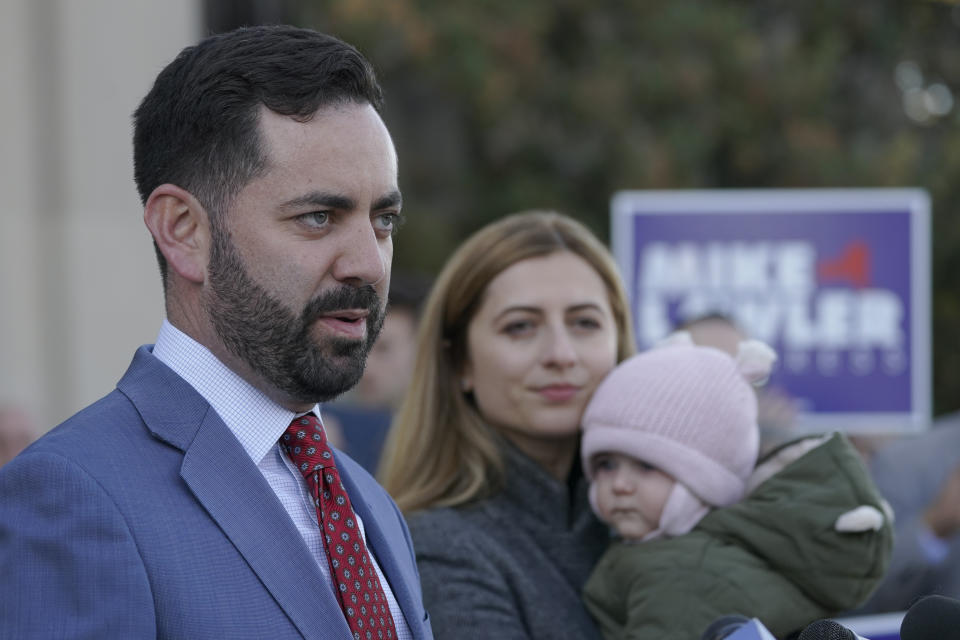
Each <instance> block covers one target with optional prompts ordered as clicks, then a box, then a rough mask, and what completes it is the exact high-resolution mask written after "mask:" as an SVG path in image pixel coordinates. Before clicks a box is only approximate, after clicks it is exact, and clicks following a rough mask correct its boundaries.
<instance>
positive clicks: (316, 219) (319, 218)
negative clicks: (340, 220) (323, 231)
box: [300, 211, 330, 227]
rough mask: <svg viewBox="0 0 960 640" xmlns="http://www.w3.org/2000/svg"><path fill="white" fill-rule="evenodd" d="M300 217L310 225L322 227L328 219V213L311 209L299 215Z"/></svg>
mask: <svg viewBox="0 0 960 640" xmlns="http://www.w3.org/2000/svg"><path fill="white" fill-rule="evenodd" d="M300 219H301V220H303V222H304V223H305V224H307V225H309V226H311V227H322V226H324V225H325V224H327V223H328V222H329V221H330V214H329V213H327V212H326V211H311V212H310V213H305V214H303V215H302V216H300Z"/></svg>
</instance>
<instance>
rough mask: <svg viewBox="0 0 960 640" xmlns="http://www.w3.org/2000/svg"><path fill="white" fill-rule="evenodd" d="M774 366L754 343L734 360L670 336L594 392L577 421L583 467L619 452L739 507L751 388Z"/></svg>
mask: <svg viewBox="0 0 960 640" xmlns="http://www.w3.org/2000/svg"><path fill="white" fill-rule="evenodd" d="M775 360H776V354H775V353H774V351H773V350H772V349H770V347H768V346H766V345H765V344H763V343H762V342H758V341H755V340H750V341H746V342H745V343H742V344H741V349H740V353H739V354H738V357H737V359H734V358H731V357H730V356H729V355H728V354H727V353H725V352H723V351H720V350H719V349H714V348H712V347H703V346H695V345H694V344H693V341H692V339H691V337H690V335H689V334H688V333H687V332H683V331H681V332H676V333H674V334H672V335H670V336H668V337H667V338H666V339H664V340H663V341H661V342H660V343H659V344H658V345H657V346H656V347H654V348H652V349H650V350H648V351H645V352H643V353H640V354H638V355H635V356H633V357H632V358H629V359H627V360H625V361H623V362H622V363H620V365H618V366H617V367H616V368H615V369H614V370H613V371H612V372H611V373H610V374H609V375H608V376H607V378H606V379H605V380H604V381H603V382H602V383H601V384H600V386H599V387H597V390H596V392H595V393H594V395H593V398H592V399H591V400H590V404H589V405H588V406H587V409H586V412H585V413H584V416H583V429H584V435H583V444H582V447H581V455H582V456H583V468H584V469H585V470H586V472H587V475H588V476H589V477H591V478H592V476H593V473H592V469H591V468H590V459H591V458H592V457H593V456H594V455H595V454H597V453H601V452H605V451H613V452H619V453H623V454H626V455H629V456H631V457H633V458H636V459H638V460H643V461H644V462H646V463H648V464H651V465H653V466H655V467H657V468H658V469H660V470H662V471H664V472H665V473H668V474H669V475H671V476H673V477H674V478H675V479H676V480H677V481H678V482H680V483H682V484H684V485H685V486H686V487H688V488H689V489H690V491H691V492H693V494H694V495H696V496H697V497H698V498H700V499H701V500H703V501H704V502H706V503H707V504H710V505H712V506H726V505H729V504H733V503H734V502H737V501H738V500H740V499H741V498H742V497H743V495H744V492H745V488H746V482H747V478H748V477H749V476H750V473H751V472H752V471H753V467H754V465H755V464H756V460H757V453H758V450H759V428H758V426H757V399H756V395H755V393H754V390H753V388H752V387H751V383H756V382H759V381H762V380H764V379H766V378H767V377H768V376H769V374H770V370H771V368H772V366H773V363H774V361H775Z"/></svg>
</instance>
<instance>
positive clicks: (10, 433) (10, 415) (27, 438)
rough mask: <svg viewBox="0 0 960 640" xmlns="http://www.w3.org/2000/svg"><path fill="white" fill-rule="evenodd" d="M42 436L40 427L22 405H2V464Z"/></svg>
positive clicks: (0, 435)
mask: <svg viewBox="0 0 960 640" xmlns="http://www.w3.org/2000/svg"><path fill="white" fill-rule="evenodd" d="M39 436H40V429H39V428H38V427H37V425H36V423H35V422H34V421H33V419H32V418H31V417H30V415H29V414H28V413H27V412H26V411H25V410H24V409H22V408H21V407H18V406H14V405H6V406H0V466H3V465H4V464H5V463H7V462H9V461H10V460H13V458H14V457H15V456H16V455H17V454H18V453H20V452H21V451H23V450H24V449H26V448H27V445H29V444H30V443H31V442H33V441H34V440H36V439H37V438H38V437H39Z"/></svg>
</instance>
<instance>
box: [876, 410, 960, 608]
mask: <svg viewBox="0 0 960 640" xmlns="http://www.w3.org/2000/svg"><path fill="white" fill-rule="evenodd" d="M869 462H870V472H871V474H872V475H873V478H874V481H875V482H876V484H877V487H878V488H879V489H880V491H881V493H882V494H883V495H884V496H885V497H886V498H887V500H888V501H889V502H890V504H891V506H892V507H893V510H894V513H895V514H896V521H895V532H896V537H895V543H894V547H893V556H892V557H891V561H890V568H889V570H888V571H887V575H886V577H885V578H884V580H883V582H882V583H881V584H880V587H879V588H878V589H877V591H876V593H874V594H873V596H872V597H871V599H870V600H869V601H868V602H867V603H866V604H865V605H864V606H863V607H862V608H861V609H859V610H858V612H860V613H880V612H886V611H904V610H906V609H908V608H909V607H910V606H911V605H912V604H913V603H914V602H916V601H917V600H918V599H920V598H921V597H923V596H925V595H930V594H939V595H944V596H948V597H951V598H960V413H953V414H950V415H947V416H944V417H942V418H939V419H937V420H935V421H934V422H933V425H932V426H931V428H930V430H929V431H925V432H923V433H920V434H915V435H913V434H911V435H905V436H901V437H896V438H892V439H885V440H884V441H883V442H881V443H880V444H879V445H878V447H877V448H876V450H875V451H874V452H873V454H872V455H871V457H870V461H869Z"/></svg>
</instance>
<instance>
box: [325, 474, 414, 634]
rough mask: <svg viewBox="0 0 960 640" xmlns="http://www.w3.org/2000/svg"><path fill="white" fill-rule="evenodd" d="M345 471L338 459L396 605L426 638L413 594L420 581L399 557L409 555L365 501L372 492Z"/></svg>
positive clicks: (370, 547)
mask: <svg viewBox="0 0 960 640" xmlns="http://www.w3.org/2000/svg"><path fill="white" fill-rule="evenodd" d="M345 467H346V465H342V464H340V461H339V459H338V462H337V468H338V470H339V471H340V478H341V480H343V484H344V486H345V487H346V489H347V493H348V494H349V495H350V502H351V503H352V504H353V509H354V511H356V512H357V515H359V516H360V518H361V520H363V528H364V533H365V534H366V538H367V546H368V547H369V549H370V551H371V552H372V553H373V555H374V557H375V558H376V560H377V564H379V565H380V569H381V570H382V571H383V575H384V576H385V577H386V579H387V582H388V583H390V589H391V590H392V591H393V595H394V597H395V598H396V599H397V604H399V605H400V610H401V611H403V616H404V618H406V621H407V626H408V627H410V631H411V632H412V633H413V635H414V637H415V638H423V637H424V635H423V631H422V628H423V622H422V620H421V619H420V615H421V614H420V611H421V608H422V607H420V606H419V604H418V603H419V598H417V597H415V595H414V593H413V592H412V591H411V584H415V583H416V579H417V578H416V576H414V575H412V574H411V573H410V572H409V571H407V570H405V567H406V566H407V564H406V563H401V562H399V561H398V559H397V553H403V554H405V555H406V554H408V552H407V549H406V547H404V546H403V545H402V543H401V542H400V541H399V540H397V541H391V538H390V537H388V536H387V535H386V534H385V532H384V529H383V526H382V523H381V520H380V518H382V517H383V514H382V513H381V515H380V517H378V515H377V510H376V509H374V508H373V506H372V505H371V504H370V503H369V502H368V501H367V500H366V499H365V498H364V496H366V495H370V492H369V491H366V492H365V491H363V489H362V488H361V487H359V486H358V485H357V483H356V482H355V481H354V478H353V477H352V476H351V475H350V474H349V472H348V471H347V469H346V468H345ZM382 511H383V510H382V509H381V512H382ZM397 533H398V534H399V533H400V532H399V531H398V532H397ZM401 539H402V538H401Z"/></svg>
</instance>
